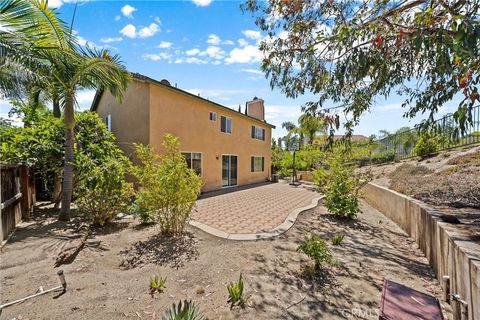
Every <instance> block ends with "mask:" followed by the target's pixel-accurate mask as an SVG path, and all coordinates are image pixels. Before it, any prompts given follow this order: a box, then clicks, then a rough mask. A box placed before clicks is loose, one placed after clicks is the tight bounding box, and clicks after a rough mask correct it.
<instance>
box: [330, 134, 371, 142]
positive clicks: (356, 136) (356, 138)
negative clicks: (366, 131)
mask: <svg viewBox="0 0 480 320" xmlns="http://www.w3.org/2000/svg"><path fill="white" fill-rule="evenodd" d="M344 137H345V135H343V134H336V135H334V136H333V140H340V139H343V138H344ZM367 140H368V137H365V136H364V135H361V134H352V135H351V137H350V141H367Z"/></svg>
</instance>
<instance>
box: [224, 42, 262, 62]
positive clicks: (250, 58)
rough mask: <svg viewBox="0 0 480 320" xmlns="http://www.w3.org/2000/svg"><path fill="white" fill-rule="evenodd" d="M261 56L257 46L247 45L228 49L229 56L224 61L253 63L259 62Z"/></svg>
mask: <svg viewBox="0 0 480 320" xmlns="http://www.w3.org/2000/svg"><path fill="white" fill-rule="evenodd" d="M262 58H263V55H262V53H261V52H260V50H258V48H257V46H253V45H247V46H245V47H243V48H234V49H233V50H232V51H230V54H229V56H228V57H227V58H226V59H225V62H226V63H228V64H230V63H253V62H260V61H261V60H262Z"/></svg>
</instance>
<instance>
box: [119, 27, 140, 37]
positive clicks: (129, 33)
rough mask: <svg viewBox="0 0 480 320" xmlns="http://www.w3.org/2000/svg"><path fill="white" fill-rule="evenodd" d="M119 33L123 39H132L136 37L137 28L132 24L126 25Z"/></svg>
mask: <svg viewBox="0 0 480 320" xmlns="http://www.w3.org/2000/svg"><path fill="white" fill-rule="evenodd" d="M120 33H121V34H123V35H124V36H125V37H129V38H131V39H133V38H135V37H136V36H137V28H136V27H135V26H134V25H133V24H127V25H126V26H125V27H123V29H122V30H120Z"/></svg>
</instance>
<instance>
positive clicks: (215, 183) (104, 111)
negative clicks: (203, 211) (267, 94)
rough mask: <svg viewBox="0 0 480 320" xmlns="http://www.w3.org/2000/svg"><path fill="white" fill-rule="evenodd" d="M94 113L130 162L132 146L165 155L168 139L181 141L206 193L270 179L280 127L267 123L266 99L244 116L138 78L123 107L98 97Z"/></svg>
mask: <svg viewBox="0 0 480 320" xmlns="http://www.w3.org/2000/svg"><path fill="white" fill-rule="evenodd" d="M91 110H92V111H95V112H97V113H98V114H99V116H100V117H101V118H102V119H105V121H106V124H107V127H108V128H109V130H111V131H112V132H113V133H114V134H115V136H116V137H117V143H118V145H119V147H120V148H121V149H122V150H123V151H124V152H125V153H126V155H127V156H132V153H133V143H143V144H149V145H150V146H152V147H153V148H154V149H155V150H158V151H159V152H161V151H162V141H163V136H164V134H165V133H171V134H173V135H175V136H177V137H179V139H180V143H181V146H180V148H181V151H182V153H183V154H184V156H185V158H186V160H187V163H188V165H189V166H190V167H191V168H192V169H194V170H195V171H197V172H198V173H199V174H200V175H201V177H202V180H203V187H202V191H203V192H206V191H212V190H218V189H221V188H226V187H231V186H237V185H246V184H252V183H256V182H261V181H265V180H266V179H269V178H270V175H271V172H270V167H271V166H270V163H271V149H270V147H271V137H272V128H275V127H274V126H273V125H271V124H268V123H267V122H266V121H265V118H264V117H265V110H264V104H263V100H261V99H257V98H255V99H254V100H253V101H250V102H247V103H246V106H245V110H246V111H245V113H242V112H238V111H236V110H232V109H230V108H228V107H225V106H222V105H220V104H218V103H215V102H212V101H209V100H207V99H204V98H201V97H200V96H196V95H193V94H191V93H189V92H186V91H184V90H180V89H178V88H176V87H174V86H171V85H170V83H169V82H168V81H166V80H162V81H156V80H154V79H151V78H149V77H146V76H143V75H140V74H133V80H132V81H131V83H130V85H129V87H128V89H127V91H126V92H125V94H124V97H123V101H122V103H119V102H118V101H117V100H116V99H115V98H114V97H113V96H112V95H111V94H110V93H108V92H107V91H98V92H97V94H96V96H95V99H94V100H93V103H92V107H91Z"/></svg>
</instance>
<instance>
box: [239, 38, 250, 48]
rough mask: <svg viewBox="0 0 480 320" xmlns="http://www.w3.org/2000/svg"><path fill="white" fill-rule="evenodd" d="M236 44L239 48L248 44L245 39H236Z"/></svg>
mask: <svg viewBox="0 0 480 320" xmlns="http://www.w3.org/2000/svg"><path fill="white" fill-rule="evenodd" d="M237 42H238V45H239V46H240V47H245V46H248V42H247V41H246V40H245V39H238V40H237Z"/></svg>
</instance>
